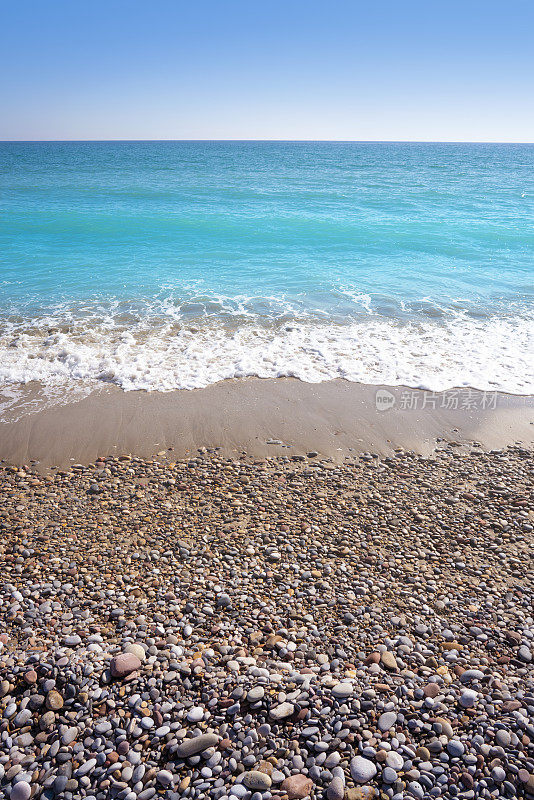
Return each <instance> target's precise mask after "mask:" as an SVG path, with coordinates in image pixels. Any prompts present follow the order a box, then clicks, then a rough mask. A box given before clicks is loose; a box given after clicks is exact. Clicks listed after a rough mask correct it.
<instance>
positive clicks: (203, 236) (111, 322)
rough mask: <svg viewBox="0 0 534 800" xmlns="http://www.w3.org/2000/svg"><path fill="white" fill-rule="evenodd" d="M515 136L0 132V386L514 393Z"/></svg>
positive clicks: (518, 248) (519, 235)
mask: <svg viewBox="0 0 534 800" xmlns="http://www.w3.org/2000/svg"><path fill="white" fill-rule="evenodd" d="M533 175H534V146H532V145H453V144H409V143H408V144H407V143H404V144H388V143H266V142H263V143H261V142H139V143H131V142H117V143H109V142H108V143H3V144H0V213H1V217H0V388H1V387H2V386H4V387H7V386H13V385H16V384H17V383H20V382H27V381H30V380H40V381H42V383H43V385H44V386H45V387H48V388H49V389H50V391H51V393H54V392H55V393H57V392H58V391H59V392H63V391H64V390H65V389H66V388H68V387H74V386H76V387H77V388H79V387H80V386H83V387H91V386H94V385H95V383H98V382H114V383H116V384H118V385H119V386H121V387H122V388H124V389H126V390H130V389H140V388H141V389H147V390H170V389H174V388H180V387H184V388H194V387H199V386H205V385H207V384H209V383H212V382H215V381H218V380H221V379H224V378H229V377H238V376H244V375H259V376H262V377H268V376H276V375H293V376H296V377H299V378H301V379H303V380H306V381H322V380H327V379H330V378H335V377H343V378H346V379H348V380H353V381H362V382H372V383H387V384H407V385H411V386H422V387H425V388H431V389H445V388H449V387H451V386H474V387H476V388H481V389H490V390H493V389H502V390H505V391H509V392H516V393H520V394H529V393H534V366H533V364H534V358H533V353H534V291H533V289H534V284H533V264H534V179H533Z"/></svg>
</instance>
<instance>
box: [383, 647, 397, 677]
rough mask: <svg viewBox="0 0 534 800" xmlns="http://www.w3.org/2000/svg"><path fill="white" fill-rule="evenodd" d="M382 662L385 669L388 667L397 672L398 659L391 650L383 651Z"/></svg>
mask: <svg viewBox="0 0 534 800" xmlns="http://www.w3.org/2000/svg"><path fill="white" fill-rule="evenodd" d="M380 663H381V664H382V666H383V667H384V669H387V670H389V671H390V672H395V670H397V659H396V658H395V656H394V655H393V653H391V652H390V651H389V650H385V651H384V652H383V653H381V655H380Z"/></svg>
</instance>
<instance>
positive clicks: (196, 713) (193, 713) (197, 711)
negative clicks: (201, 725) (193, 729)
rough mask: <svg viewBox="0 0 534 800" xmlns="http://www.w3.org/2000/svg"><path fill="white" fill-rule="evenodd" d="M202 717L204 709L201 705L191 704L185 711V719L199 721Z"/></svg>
mask: <svg viewBox="0 0 534 800" xmlns="http://www.w3.org/2000/svg"><path fill="white" fill-rule="evenodd" d="M203 718H204V709H203V708H201V706H193V708H190V709H189V711H188V712H187V719H188V720H189V722H200V720H201V719H203Z"/></svg>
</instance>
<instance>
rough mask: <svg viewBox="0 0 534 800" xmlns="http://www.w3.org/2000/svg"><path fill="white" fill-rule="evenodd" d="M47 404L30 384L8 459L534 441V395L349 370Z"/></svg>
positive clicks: (7, 436) (301, 452)
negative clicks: (358, 376)
mask: <svg viewBox="0 0 534 800" xmlns="http://www.w3.org/2000/svg"><path fill="white" fill-rule="evenodd" d="M39 404H41V406H42V405H43V404H42V402H41V401H40V399H39V387H38V386H36V385H29V386H28V387H27V392H26V393H25V394H24V397H23V398H22V399H21V401H20V402H19V403H17V404H15V405H14V406H12V408H11V409H10V412H9V415H8V418H7V420H4V421H2V422H0V460H2V461H4V462H7V463H13V464H19V465H20V464H23V463H28V462H30V461H32V462H38V464H39V468H40V469H47V468H48V467H51V466H58V467H65V466H68V465H69V464H71V463H73V462H78V463H83V464H87V463H90V462H93V461H94V460H95V459H96V458H98V457H107V456H113V455H120V454H130V455H135V456H140V457H145V458H146V457H149V456H153V455H154V454H156V453H158V455H160V456H161V455H163V454H166V455H168V457H169V458H172V459H173V460H176V459H177V458H183V457H187V456H188V455H190V454H191V453H194V452H196V451H198V450H199V449H202V448H206V449H208V450H212V449H213V450H216V451H217V452H219V453H220V454H221V455H226V456H228V457H234V458H235V457H239V456H240V455H242V454H244V453H246V454H247V455H249V456H251V457H255V458H268V457H273V456H274V457H276V456H289V457H291V456H295V457H306V454H307V453H309V452H314V453H316V454H317V456H318V457H323V458H329V459H332V460H334V461H338V462H339V461H343V460H344V459H345V458H351V457H354V456H357V455H358V454H361V453H368V452H372V453H376V454H377V455H380V456H383V455H388V454H390V453H391V452H393V451H394V450H395V449H398V448H401V449H406V450H413V451H415V452H416V453H418V454H421V455H425V456H430V455H431V454H432V452H433V451H434V450H435V449H436V448H438V447H441V446H444V445H445V444H446V443H449V444H451V443H452V444H454V445H456V446H463V447H471V446H472V445H473V443H478V444H479V445H480V446H481V447H482V448H485V449H500V448H504V447H506V446H508V445H513V444H520V445H522V446H524V447H526V448H532V447H533V445H534V397H533V396H519V395H509V394H505V393H502V392H491V393H490V392H482V391H478V390H473V389H466V388H462V389H455V390H449V391H445V392H436V393H434V392H426V391H424V390H420V389H411V388H408V387H401V386H395V387H391V386H373V385H369V384H357V383H352V382H349V381H345V380H341V379H340V380H334V381H327V382H323V383H305V382H303V381H300V380H298V379H295V378H273V379H271V378H268V379H261V378H240V379H231V380H226V381H221V382H220V383H216V384H212V385H210V386H208V387H206V388H203V389H193V390H176V391H172V392H166V393H163V392H151V393H147V392H143V391H133V392H124V391H122V390H121V389H119V388H118V387H114V386H105V387H102V388H99V389H98V390H96V391H94V392H92V393H91V394H90V395H88V396H86V397H83V398H81V399H73V400H70V401H68V402H64V403H62V404H59V403H57V404H55V405H51V406H48V407H40V408H39ZM35 407H37V410H29V409H35Z"/></svg>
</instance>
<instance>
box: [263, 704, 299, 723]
mask: <svg viewBox="0 0 534 800" xmlns="http://www.w3.org/2000/svg"><path fill="white" fill-rule="evenodd" d="M294 712H295V706H294V705H293V703H280V705H278V706H275V707H274V708H271V709H270V711H269V716H270V717H272V719H286V717H290V716H291V715H292V714H294Z"/></svg>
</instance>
